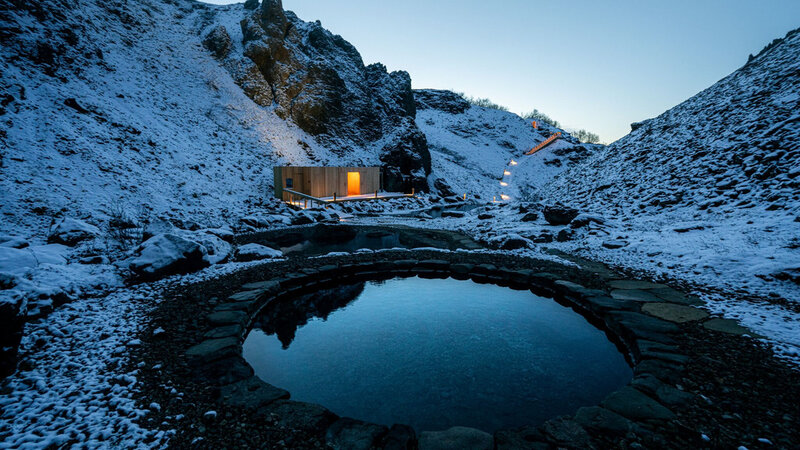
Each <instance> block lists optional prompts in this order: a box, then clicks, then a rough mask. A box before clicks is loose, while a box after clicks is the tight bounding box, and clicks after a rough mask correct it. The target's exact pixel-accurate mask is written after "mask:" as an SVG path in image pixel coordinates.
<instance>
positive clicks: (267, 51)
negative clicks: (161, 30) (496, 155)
mask: <svg viewBox="0 0 800 450" xmlns="http://www.w3.org/2000/svg"><path fill="white" fill-rule="evenodd" d="M248 8H252V10H249V9H248ZM240 13H241V17H242V18H241V20H240V22H239V26H240V27H241V34H240V33H239V32H238V30H236V33H235V34H233V37H232V36H231V34H229V30H228V29H227V28H226V27H225V25H224V24H222V23H219V24H216V25H214V23H215V19H211V22H212V25H211V26H212V28H211V30H210V31H208V32H207V36H206V38H205V40H204V43H205V45H206V47H207V48H209V49H210V50H211V51H212V52H213V53H214V54H215V55H216V56H217V57H218V58H220V59H221V60H223V61H224V63H225V66H226V67H227V68H228V69H229V70H230V72H231V74H232V75H233V77H234V79H235V80H236V82H237V83H238V84H239V85H240V86H241V87H242V89H243V90H244V91H245V93H246V94H247V95H248V96H250V97H251V98H252V99H253V101H255V102H256V103H258V104H260V105H262V106H265V107H270V108H274V111H275V112H276V114H278V116H280V117H282V118H285V119H289V120H292V121H293V122H294V123H296V124H297V125H298V126H299V127H300V128H301V129H303V130H304V131H306V132H307V133H309V134H310V135H312V136H315V137H317V138H318V139H319V140H320V141H321V142H324V143H326V144H327V145H329V146H330V147H331V148H333V149H335V150H334V151H336V152H337V153H338V154H339V155H341V156H342V157H345V158H346V157H347V156H348V155H352V154H359V153H360V152H361V151H362V150H367V151H372V152H377V154H378V156H379V159H380V161H381V163H382V165H383V168H384V174H385V183H386V188H387V189H388V190H396V191H397V190H404V189H409V188H411V187H414V188H416V189H417V190H424V189H426V188H427V181H426V177H427V175H428V174H429V173H430V170H431V162H430V154H429V153H428V147H427V142H426V139H425V135H424V134H422V132H421V131H420V130H419V129H418V128H417V126H416V125H415V123H414V118H415V116H416V108H415V103H414V96H413V94H412V92H411V78H410V77H409V75H408V73H406V72H391V73H389V72H387V70H386V67H385V66H383V65H381V64H371V65H369V66H364V62H363V61H362V59H361V55H360V54H359V53H358V51H357V50H356V49H355V47H353V46H352V45H351V44H350V43H349V42H347V41H345V40H344V39H343V38H342V37H341V36H338V35H334V34H332V33H330V32H329V31H328V30H326V29H325V28H323V27H322V25H321V24H320V23H319V22H304V21H302V20H300V19H299V18H298V17H297V16H296V15H295V14H294V13H292V12H291V11H284V9H283V6H282V4H281V1H280V0H265V1H264V2H263V3H262V4H261V5H260V6H257V3H256V2H250V3H248V5H247V7H246V8H245V9H243V10H241V11H240ZM219 22H224V19H222V20H219ZM233 40H240V41H241V44H242V45H241V46H238V45H237V46H233V45H232V41H233Z"/></svg>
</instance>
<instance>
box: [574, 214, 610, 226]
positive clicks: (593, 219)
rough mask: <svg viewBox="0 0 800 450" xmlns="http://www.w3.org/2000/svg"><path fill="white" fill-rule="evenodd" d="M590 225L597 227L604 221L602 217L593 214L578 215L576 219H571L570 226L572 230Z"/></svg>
mask: <svg viewBox="0 0 800 450" xmlns="http://www.w3.org/2000/svg"><path fill="white" fill-rule="evenodd" d="M590 223H595V224H598V225H599V224H602V223H604V220H603V218H602V217H600V216H596V215H593V214H578V216H577V217H575V218H574V219H572V222H571V223H570V226H571V227H573V228H581V227H585V226H587V225H589V224H590Z"/></svg>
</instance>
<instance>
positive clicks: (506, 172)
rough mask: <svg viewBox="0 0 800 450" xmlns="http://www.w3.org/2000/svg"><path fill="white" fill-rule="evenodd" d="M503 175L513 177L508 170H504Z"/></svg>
mask: <svg viewBox="0 0 800 450" xmlns="http://www.w3.org/2000/svg"><path fill="white" fill-rule="evenodd" d="M503 175H511V172H509V171H508V170H504V171H503Z"/></svg>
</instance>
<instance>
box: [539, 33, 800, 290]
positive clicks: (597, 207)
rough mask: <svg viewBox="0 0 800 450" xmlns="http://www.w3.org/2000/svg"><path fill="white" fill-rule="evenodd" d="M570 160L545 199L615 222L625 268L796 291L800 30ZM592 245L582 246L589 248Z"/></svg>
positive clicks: (799, 272)
mask: <svg viewBox="0 0 800 450" xmlns="http://www.w3.org/2000/svg"><path fill="white" fill-rule="evenodd" d="M632 128H633V131H632V132H631V133H630V134H629V135H627V136H625V137H623V138H622V139H620V140H619V141H617V142H615V143H613V144H612V145H610V146H608V147H606V148H605V149H603V150H601V151H599V152H597V153H595V154H594V155H592V156H591V157H590V158H588V159H587V160H585V161H584V162H583V163H580V164H578V165H576V166H575V167H573V168H571V169H570V170H569V171H568V172H565V173H564V174H562V176H560V177H559V178H557V179H556V180H555V181H553V182H552V183H551V184H550V185H548V186H547V189H546V190H545V192H547V199H548V200H549V201H561V202H564V203H568V204H571V205H573V206H576V207H578V208H579V209H581V210H584V211H586V210H590V211H595V212H599V213H602V214H603V215H604V216H606V217H607V218H609V219H612V220H617V221H619V226H618V227H617V230H616V235H615V236H611V237H612V238H614V237H620V238H622V239H627V240H628V241H629V242H630V246H629V247H626V248H625V249H621V250H612V251H607V250H605V249H602V248H600V246H599V245H598V244H599V242H594V243H593V244H590V245H589V249H590V250H588V251H589V252H590V253H593V254H595V255H596V256H598V257H601V258H603V259H608V260H611V261H615V262H618V263H621V264H622V265H625V266H627V267H634V268H635V267H641V268H648V269H649V270H652V271H655V272H658V273H665V274H666V273H667V272H669V273H670V274H672V275H673V276H675V275H679V276H681V277H688V278H693V279H702V280H703V281H704V282H708V283H711V284H718V285H719V284H722V285H723V286H725V287H726V288H730V289H731V290H738V289H743V292H758V293H760V294H762V295H766V294H768V293H772V294H773V295H774V296H778V297H780V296H783V297H786V298H788V299H794V300H797V298H798V297H797V296H796V294H797V292H798V289H797V284H793V283H792V282H791V281H789V280H792V279H794V283H800V30H795V31H793V32H790V33H789V34H788V35H787V36H786V37H785V38H784V39H781V40H777V41H776V42H774V43H773V44H771V45H770V46H768V47H767V48H765V49H764V51H762V52H761V53H760V54H759V55H757V56H756V57H755V58H753V59H752V60H751V61H749V62H748V63H747V64H746V65H745V66H744V67H742V68H740V69H739V70H737V71H735V72H733V73H732V74H731V75H729V76H727V77H725V78H723V79H722V80H720V81H719V82H717V83H716V84H714V85H713V86H711V87H710V88H708V89H706V90H704V91H703V92H700V93H699V94H697V95H696V96H694V97H692V98H690V99H689V100H687V101H685V102H683V103H681V104H680V105H678V106H676V107H674V108H672V109H670V110H669V111H667V112H665V113H663V114H662V115H660V116H658V117H656V118H654V119H650V120H647V121H644V122H640V123H636V124H633V125H632ZM585 244H586V243H584V245H585Z"/></svg>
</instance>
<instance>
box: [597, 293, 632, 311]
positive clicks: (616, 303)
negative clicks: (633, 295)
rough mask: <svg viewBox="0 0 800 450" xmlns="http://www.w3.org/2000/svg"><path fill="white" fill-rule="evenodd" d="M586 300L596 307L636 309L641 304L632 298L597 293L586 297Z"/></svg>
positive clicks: (603, 308)
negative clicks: (624, 298)
mask: <svg viewBox="0 0 800 450" xmlns="http://www.w3.org/2000/svg"><path fill="white" fill-rule="evenodd" d="M586 301H587V302H588V303H589V304H591V305H592V306H594V307H595V308H596V309H602V310H621V311H635V310H636V309H637V308H638V307H639V304H638V303H636V302H634V301H631V300H620V299H616V298H611V297H608V296H606V295H595V296H590V297H587V298H586Z"/></svg>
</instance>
